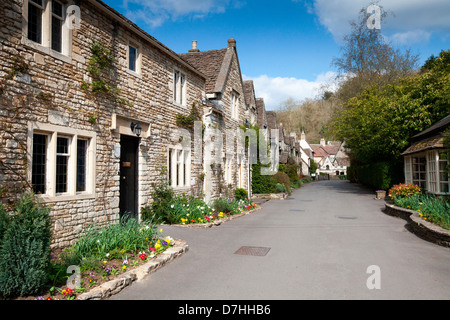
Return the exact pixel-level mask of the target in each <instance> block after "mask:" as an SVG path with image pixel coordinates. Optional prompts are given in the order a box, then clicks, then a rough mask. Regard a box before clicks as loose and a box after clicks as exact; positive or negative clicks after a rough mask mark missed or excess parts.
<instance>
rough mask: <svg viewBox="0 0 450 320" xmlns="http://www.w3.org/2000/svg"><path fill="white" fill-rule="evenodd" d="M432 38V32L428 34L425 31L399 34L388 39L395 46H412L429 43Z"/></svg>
mask: <svg viewBox="0 0 450 320" xmlns="http://www.w3.org/2000/svg"><path fill="white" fill-rule="evenodd" d="M430 37H431V32H427V31H424V30H414V31H407V32H398V33H395V34H393V35H392V36H389V37H387V38H388V40H389V41H391V42H392V43H394V44H395V45H410V44H413V43H421V42H422V43H423V42H428V40H429V39H430Z"/></svg>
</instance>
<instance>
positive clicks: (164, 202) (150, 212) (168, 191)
mask: <svg viewBox="0 0 450 320" xmlns="http://www.w3.org/2000/svg"><path fill="white" fill-rule="evenodd" d="M152 187H153V192H152V194H151V195H152V199H153V202H152V204H151V206H147V207H145V208H144V209H141V217H142V220H143V221H152V222H154V223H159V222H163V221H169V220H170V216H171V210H170V204H171V202H172V201H173V198H174V193H173V190H172V188H171V187H170V186H169V183H168V182H166V181H163V180H161V181H160V183H152Z"/></svg>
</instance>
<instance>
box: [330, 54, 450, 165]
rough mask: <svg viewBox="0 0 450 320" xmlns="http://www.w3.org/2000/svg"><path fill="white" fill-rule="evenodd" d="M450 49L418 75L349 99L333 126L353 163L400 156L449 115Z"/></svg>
mask: <svg viewBox="0 0 450 320" xmlns="http://www.w3.org/2000/svg"><path fill="white" fill-rule="evenodd" d="M449 56H450V51H449V50H447V51H442V52H441V53H440V54H439V56H438V57H436V58H433V59H432V61H431V62H428V63H427V67H426V68H422V72H421V73H419V74H416V75H412V76H407V77H403V78H400V79H398V81H396V82H393V83H388V84H386V85H384V86H382V87H381V88H378V87H377V85H372V86H370V87H369V88H367V89H364V90H363V91H362V92H361V93H359V94H358V95H357V96H355V97H353V98H350V99H349V100H348V101H347V102H346V103H345V104H344V107H343V108H342V109H341V110H339V111H338V113H337V115H336V117H335V118H334V119H333V120H332V122H331V126H330V127H331V131H332V132H333V133H334V134H335V135H336V136H337V137H339V138H340V139H346V143H347V146H348V147H349V148H350V149H351V156H352V160H353V161H354V162H360V163H370V162H377V161H385V160H393V159H398V158H399V157H400V154H401V152H402V151H403V150H404V149H405V148H406V147H407V146H408V144H409V138H410V137H412V136H413V135H414V134H416V133H418V132H420V131H422V130H425V129H426V128H428V127H430V126H431V125H432V124H433V123H435V122H437V121H439V120H440V119H442V118H444V117H445V116H447V115H448V114H450V72H449V70H450V63H449V61H450V59H449Z"/></svg>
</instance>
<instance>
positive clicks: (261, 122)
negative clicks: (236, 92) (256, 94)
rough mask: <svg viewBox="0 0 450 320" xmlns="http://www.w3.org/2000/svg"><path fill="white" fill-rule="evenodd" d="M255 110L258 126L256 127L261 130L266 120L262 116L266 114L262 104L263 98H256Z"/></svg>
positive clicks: (264, 106)
mask: <svg viewBox="0 0 450 320" xmlns="http://www.w3.org/2000/svg"><path fill="white" fill-rule="evenodd" d="M256 110H257V120H256V123H257V124H258V127H260V128H263V127H264V124H267V119H266V117H265V116H264V115H265V114H266V105H265V104H264V99H263V98H256Z"/></svg>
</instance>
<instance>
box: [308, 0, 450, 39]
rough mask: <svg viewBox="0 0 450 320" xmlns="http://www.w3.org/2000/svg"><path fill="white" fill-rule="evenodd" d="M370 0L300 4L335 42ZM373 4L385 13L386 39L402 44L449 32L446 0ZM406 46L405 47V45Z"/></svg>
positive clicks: (315, 0)
mask: <svg viewBox="0 0 450 320" xmlns="http://www.w3.org/2000/svg"><path fill="white" fill-rule="evenodd" d="M373 2H374V1H373V0H304V3H305V5H306V7H307V8H308V12H313V13H314V14H315V15H316V16H317V19H318V22H319V23H320V24H321V25H323V26H324V27H325V28H327V30H328V31H329V32H330V33H331V34H332V35H333V37H334V38H335V40H336V41H341V39H342V37H343V36H344V35H345V34H347V33H348V32H349V31H350V25H349V21H357V20H358V15H359V12H360V10H361V9H363V8H367V7H368V6H369V5H370V4H371V3H373ZM375 3H376V4H377V5H379V6H381V7H383V9H384V10H385V11H387V12H388V14H389V15H388V17H387V18H386V20H385V23H383V24H382V26H381V30H382V32H383V34H385V35H386V36H392V35H395V34H397V36H395V37H394V38H396V39H397V40H401V41H404V42H409V41H413V42H415V41H417V35H420V34H422V35H426V37H425V39H426V40H427V39H429V36H430V35H431V33H435V32H443V33H446V32H447V33H448V32H450V19H449V12H450V1H448V0H427V1H423V0H396V1H386V0H385V1H383V0H380V1H378V2H376V1H375ZM405 44H406V43H405Z"/></svg>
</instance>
